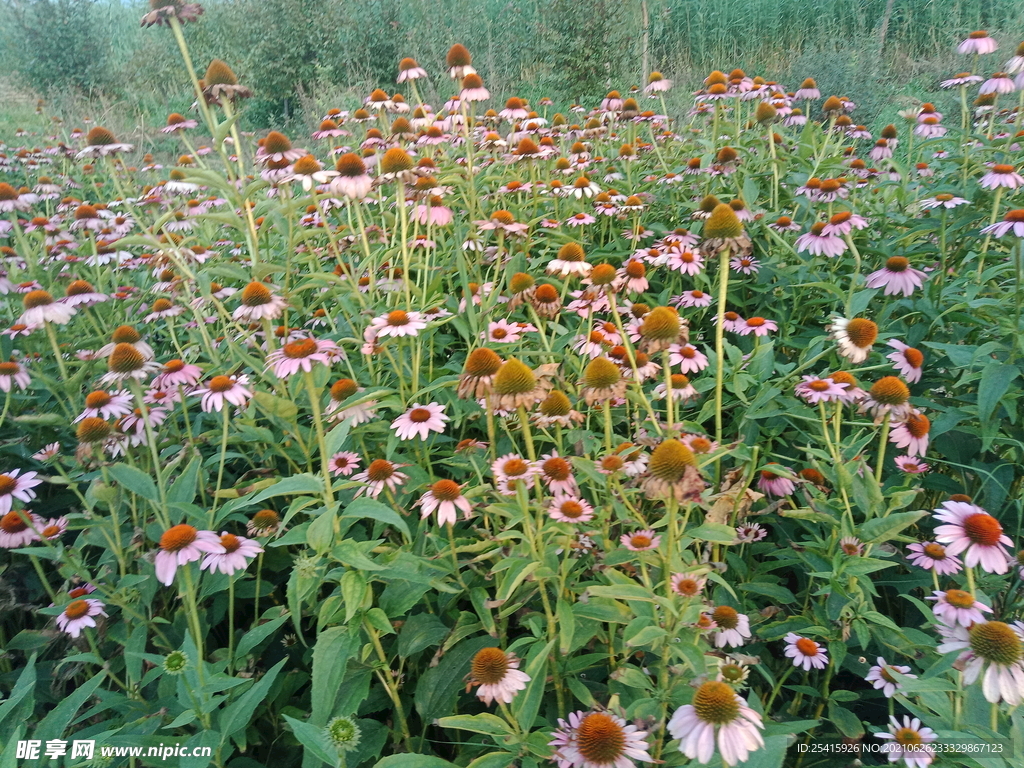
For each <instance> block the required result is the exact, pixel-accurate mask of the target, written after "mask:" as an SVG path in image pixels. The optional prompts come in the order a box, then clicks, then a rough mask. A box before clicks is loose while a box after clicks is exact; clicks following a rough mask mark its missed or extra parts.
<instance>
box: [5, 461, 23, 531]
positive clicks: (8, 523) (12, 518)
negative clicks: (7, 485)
mask: <svg viewBox="0 0 1024 768" xmlns="http://www.w3.org/2000/svg"><path fill="white" fill-rule="evenodd" d="M5 477H6V475H5ZM8 479H10V478H8ZM9 492H10V491H7V493H9ZM27 528H28V523H27V522H25V518H24V517H22V513H21V512H17V511H12V512H8V513H7V514H6V515H4V516H3V517H2V518H0V530H2V531H3V532H4V533H21V532H22V531H24V530H26V529H27Z"/></svg>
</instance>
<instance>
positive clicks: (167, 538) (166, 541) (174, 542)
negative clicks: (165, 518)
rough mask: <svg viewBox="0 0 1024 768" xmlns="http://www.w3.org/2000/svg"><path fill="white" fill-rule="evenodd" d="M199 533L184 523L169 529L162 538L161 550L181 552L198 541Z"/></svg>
mask: <svg viewBox="0 0 1024 768" xmlns="http://www.w3.org/2000/svg"><path fill="white" fill-rule="evenodd" d="M198 535H199V532H198V531H197V530H196V529H195V528H193V527H192V526H191V525H187V524H185V523H182V524H181V525H175V526H173V527H172V528H168V529H167V530H166V531H164V535H163V536H161V537H160V549H162V550H163V551H164V552H180V551H181V550H183V549H184V548H185V547H187V546H189V545H190V544H191V543H192V542H194V541H195V540H196V537H197V536H198Z"/></svg>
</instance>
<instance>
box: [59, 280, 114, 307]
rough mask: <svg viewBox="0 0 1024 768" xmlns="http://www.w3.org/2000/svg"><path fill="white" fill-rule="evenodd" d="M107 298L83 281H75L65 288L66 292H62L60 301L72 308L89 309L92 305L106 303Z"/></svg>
mask: <svg viewBox="0 0 1024 768" xmlns="http://www.w3.org/2000/svg"><path fill="white" fill-rule="evenodd" d="M109 298H110V297H109V296H107V294H105V293H99V292H98V291H97V290H96V289H95V288H93V286H92V285H91V284H90V283H88V282H86V281H85V280H75V281H74V282H73V283H71V285H69V286H68V287H67V290H66V291H65V292H64V298H62V299H61V300H60V301H61V302H62V303H63V304H68V305H69V306H72V307H77V306H86V307H91V306H92V305H94V304H100V303H102V302H104V301H107V300H108V299H109Z"/></svg>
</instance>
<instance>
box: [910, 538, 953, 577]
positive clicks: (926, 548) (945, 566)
mask: <svg viewBox="0 0 1024 768" xmlns="http://www.w3.org/2000/svg"><path fill="white" fill-rule="evenodd" d="M907 550H908V552H909V553H910V554H908V555H907V560H909V561H910V563H911V564H912V565H916V566H917V567H918V568H934V569H935V572H936V573H937V574H939V575H940V576H950V575H952V574H954V573H959V572H960V568H961V564H960V558H959V557H957V556H956V555H951V554H949V553H948V552H947V551H946V548H945V547H944V546H942V545H941V544H939V543H938V542H934V541H925V542H915V543H913V544H910V545H909V546H908V547H907Z"/></svg>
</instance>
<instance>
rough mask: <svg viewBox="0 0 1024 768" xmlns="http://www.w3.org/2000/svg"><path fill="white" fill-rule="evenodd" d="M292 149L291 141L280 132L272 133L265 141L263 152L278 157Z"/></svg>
mask: <svg viewBox="0 0 1024 768" xmlns="http://www.w3.org/2000/svg"><path fill="white" fill-rule="evenodd" d="M291 148H292V142H291V140H290V139H289V138H288V137H287V136H285V135H284V134H283V133H281V132H280V131H271V132H270V133H268V134H267V138H265V139H264V140H263V151H264V152H266V153H267V154H268V155H277V154H280V153H282V152H287V151H289V150H290V149H291Z"/></svg>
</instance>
